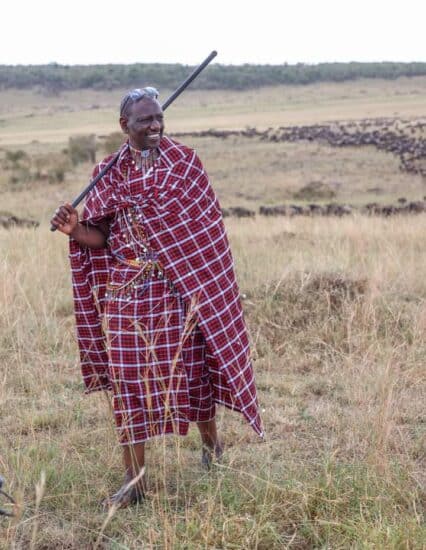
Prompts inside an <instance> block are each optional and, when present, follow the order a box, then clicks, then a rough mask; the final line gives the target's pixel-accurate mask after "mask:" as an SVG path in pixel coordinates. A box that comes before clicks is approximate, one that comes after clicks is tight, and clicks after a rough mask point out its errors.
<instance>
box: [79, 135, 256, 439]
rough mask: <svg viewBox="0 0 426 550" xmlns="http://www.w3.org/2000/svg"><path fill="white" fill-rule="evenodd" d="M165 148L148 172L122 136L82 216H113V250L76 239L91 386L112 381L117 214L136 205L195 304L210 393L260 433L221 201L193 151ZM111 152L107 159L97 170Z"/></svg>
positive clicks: (166, 141)
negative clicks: (109, 310)
mask: <svg viewBox="0 0 426 550" xmlns="http://www.w3.org/2000/svg"><path fill="white" fill-rule="evenodd" d="M159 153H160V154H159V157H158V159H157V160H156V161H155V165H154V167H153V168H151V169H150V171H149V172H148V174H146V175H145V177H142V176H141V175H138V174H137V173H136V172H135V171H134V170H133V168H132V157H131V154H130V151H129V146H128V144H127V143H126V144H124V145H123V146H122V147H121V149H120V155H119V158H118V161H117V162H116V164H115V165H114V166H113V167H112V168H111V170H110V171H109V172H108V173H107V174H106V175H105V176H104V177H103V178H102V179H101V180H100V181H99V182H98V184H97V185H96V186H95V187H94V189H92V191H91V192H90V193H89V194H88V196H87V199H86V203H85V207H84V211H83V214H82V222H83V223H87V224H89V225H96V224H97V223H99V222H100V221H102V220H109V222H110V224H111V225H110V227H111V232H110V237H109V239H108V246H107V248H104V249H98V250H95V249H89V248H85V247H82V246H80V245H79V244H78V243H77V242H76V241H75V240H73V239H72V238H71V239H70V261H71V269H72V280H73V293H74V305H75V316H76V328H77V340H78V345H79V350H80V360H81V368H82V374H83V379H84V383H85V385H86V391H87V392H92V391H97V390H103V389H106V390H112V389H113V387H112V381H111V365H110V360H109V354H108V343H107V339H106V334H105V330H104V329H105V315H104V314H105V306H106V304H107V302H108V293H107V290H106V289H107V283H108V281H109V280H110V277H111V272H112V271H113V269H114V267H113V266H114V265H115V262H116V257H115V254H116V252H117V246H116V244H114V243H116V242H117V241H114V239H115V238H116V236H117V235H119V231H120V225H119V224H118V222H117V220H118V219H119V217H120V216H121V214H123V213H127V212H129V210H132V209H133V210H134V211H136V212H138V213H139V216H140V218H141V220H142V224H143V227H144V230H145V232H146V234H147V238H148V239H149V243H150V247H151V248H152V250H154V251H155V253H156V255H157V257H158V260H159V262H160V264H161V266H162V269H164V273H165V276H166V277H167V279H168V280H169V281H171V283H172V285H173V288H174V290H175V291H176V292H177V293H178V294H179V296H180V297H181V299H182V300H183V302H184V303H185V304H186V308H187V310H188V311H192V312H195V315H196V319H197V325H198V327H197V328H199V330H200V331H201V333H202V335H203V337H204V340H205V343H206V345H207V347H208V350H209V354H208V355H209V361H208V373H209V379H210V385H211V390H212V396H213V401H214V402H215V403H218V404H222V405H225V406H226V407H228V408H230V409H233V410H235V411H238V412H240V413H242V414H243V415H244V417H245V419H246V420H247V421H248V423H249V424H250V425H251V426H252V428H253V429H254V431H255V432H256V433H257V434H259V435H260V436H262V437H263V429H262V424H261V419H260V415H259V407H258V401H257V396H256V386H255V380H254V374H253V368H252V363H251V359H250V348H249V339H248V334H247V329H246V326H245V322H244V318H243V312H242V308H241V303H240V297H239V289H238V285H237V282H236V278H235V273H234V267H233V259H232V255H231V251H230V248H229V243H228V239H227V236H226V232H225V228H224V225H223V220H222V215H221V210H220V206H219V203H218V200H217V198H216V196H215V194H214V192H213V190H212V187H211V185H210V183H209V179H208V177H207V174H206V172H205V170H204V168H203V166H202V164H201V162H200V160H199V158H198V156H197V154H196V153H195V152H194V151H193V150H192V149H190V148H188V147H186V146H184V145H182V144H179V143H177V142H175V141H174V140H172V139H170V138H169V137H166V136H163V138H162V139H161V142H160V146H159ZM110 159H111V157H107V158H106V159H104V160H103V161H102V162H101V163H100V164H99V165H98V166H97V167H96V168H95V170H94V173H93V176H96V175H97V174H98V173H99V172H100V170H102V168H103V167H104V166H105V165H106V164H107V163H108V161H109V160H110ZM117 231H118V233H117ZM115 233H116V234H117V235H115ZM126 253H127V254H131V250H130V249H129V251H128V252H126Z"/></svg>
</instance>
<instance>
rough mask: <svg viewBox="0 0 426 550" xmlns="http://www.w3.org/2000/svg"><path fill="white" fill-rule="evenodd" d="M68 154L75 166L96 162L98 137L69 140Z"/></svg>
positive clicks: (79, 137)
mask: <svg viewBox="0 0 426 550" xmlns="http://www.w3.org/2000/svg"><path fill="white" fill-rule="evenodd" d="M68 154H69V157H70V159H71V162H72V164H73V165H76V164H80V163H81V162H87V161H90V162H91V163H92V164H94V163H95V162H96V136H95V135H94V134H90V135H86V136H73V137H70V138H69V140H68Z"/></svg>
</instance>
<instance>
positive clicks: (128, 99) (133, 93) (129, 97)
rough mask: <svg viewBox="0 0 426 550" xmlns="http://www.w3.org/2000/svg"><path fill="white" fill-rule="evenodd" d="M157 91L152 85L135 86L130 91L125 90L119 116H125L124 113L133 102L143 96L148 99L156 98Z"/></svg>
mask: <svg viewBox="0 0 426 550" xmlns="http://www.w3.org/2000/svg"><path fill="white" fill-rule="evenodd" d="M158 96H159V93H158V91H157V89H156V88H153V87H152V86H146V87H145V88H135V89H134V90H130V92H127V94H126V95H125V96H124V97H123V99H122V100H121V103H120V117H122V116H126V113H127V111H128V109H129V107H131V106H132V105H133V103H137V102H138V101H140V100H141V99H143V98H144V97H149V98H150V99H158Z"/></svg>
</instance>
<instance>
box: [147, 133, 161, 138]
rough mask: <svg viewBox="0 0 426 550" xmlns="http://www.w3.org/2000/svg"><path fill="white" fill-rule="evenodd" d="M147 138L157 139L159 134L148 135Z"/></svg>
mask: <svg viewBox="0 0 426 550" xmlns="http://www.w3.org/2000/svg"><path fill="white" fill-rule="evenodd" d="M149 137H150V138H158V137H160V134H159V133H158V134H149Z"/></svg>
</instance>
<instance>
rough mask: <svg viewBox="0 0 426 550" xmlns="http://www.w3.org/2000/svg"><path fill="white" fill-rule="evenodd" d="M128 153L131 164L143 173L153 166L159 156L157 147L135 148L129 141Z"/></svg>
mask: <svg viewBox="0 0 426 550" xmlns="http://www.w3.org/2000/svg"><path fill="white" fill-rule="evenodd" d="M129 150H130V154H131V155H132V159H133V160H132V164H133V165H134V166H135V167H136V170H141V171H142V173H143V174H146V173H147V172H148V171H149V169H150V168H153V167H154V163H155V161H156V160H157V159H158V157H159V153H158V150H157V149H142V150H140V149H136V148H135V147H133V146H132V145H130V143H129Z"/></svg>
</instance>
